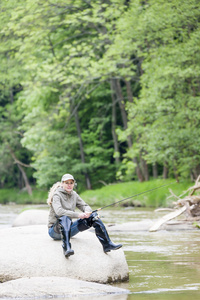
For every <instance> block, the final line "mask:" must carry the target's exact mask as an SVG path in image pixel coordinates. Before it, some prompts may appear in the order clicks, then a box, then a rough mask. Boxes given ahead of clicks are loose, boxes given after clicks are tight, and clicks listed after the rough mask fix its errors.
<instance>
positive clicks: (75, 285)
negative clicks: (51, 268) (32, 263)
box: [0, 277, 129, 300]
mask: <svg viewBox="0 0 200 300" xmlns="http://www.w3.org/2000/svg"><path fill="white" fill-rule="evenodd" d="M128 293H129V291H128V290H126V289H121V288H117V287H113V286H110V285H105V284H99V283H94V282H86V281H82V280H76V279H70V278H64V277H30V278H21V279H16V280H11V281H8V282H4V283H1V284H0V299H1V298H3V299H6V298H8V297H9V299H12V298H13V299H16V298H18V299H19V298H21V299H28V298H34V299H36V298H58V297H61V298H63V297H66V298H68V297H73V296H88V298H89V299H91V297H94V298H96V297H97V296H98V300H100V299H104V300H105V295H107V297H106V299H107V300H112V299H113V300H114V299H115V300H117V299H119V300H126V299H127V294H128ZM101 296H102V298H101ZM118 297H119V298H118ZM88 298H87V299H88ZM92 299H93V298H92Z"/></svg>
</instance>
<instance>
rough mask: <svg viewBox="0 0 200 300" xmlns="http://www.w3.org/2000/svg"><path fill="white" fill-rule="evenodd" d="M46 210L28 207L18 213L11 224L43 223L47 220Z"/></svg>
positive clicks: (14, 225) (16, 225) (47, 213)
mask: <svg viewBox="0 0 200 300" xmlns="http://www.w3.org/2000/svg"><path fill="white" fill-rule="evenodd" d="M48 215H49V212H48V210H44V209H28V210H25V211H23V212H22V213H20V214H19V215H18V216H17V217H16V218H15V220H14V222H13V224H12V226H13V227H18V226H28V225H45V224H47V222H48Z"/></svg>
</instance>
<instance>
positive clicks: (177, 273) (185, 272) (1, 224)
mask: <svg viewBox="0 0 200 300" xmlns="http://www.w3.org/2000/svg"><path fill="white" fill-rule="evenodd" d="M23 208H24V207H23ZM21 210H22V207H20V206H16V205H12V206H11V205H6V206H0V229H2V228H5V227H9V226H11V224H12V222H13V220H14V218H15V217H16V215H17V214H18V213H19V212H20V211H21ZM163 214H166V212H165V213H162V214H156V213H155V212H154V211H153V210H150V209H134V208H129V209H125V208H121V209H113V210H107V209H105V210H104V211H102V212H101V217H102V220H103V221H104V223H105V224H107V226H108V227H107V228H108V231H109V225H112V224H111V223H117V224H120V223H121V224H123V223H126V222H138V224H140V223H139V222H141V221H144V220H145V221H155V220H156V219H158V218H160V217H161V216H162V215H163ZM110 236H111V237H112V239H113V240H114V242H117V243H118V242H121V243H123V250H124V253H125V256H126V260H127V263H128V266H129V276H130V279H129V282H126V283H117V284H115V286H117V287H120V288H126V289H128V290H129V291H130V294H129V295H114V296H113V295H109V296H100V297H95V299H102V300H103V299H104V300H133V299H134V300H147V299H148V300H151V299H152V300H157V299H159V300H169V299H170V300H186V299H187V300H188V299H190V298H193V299H194V298H196V299H197V298H200V259H199V254H200V230H199V229H195V228H194V229H192V230H180V229H177V230H168V231H167V230H159V231H157V232H149V231H148V230H144V228H142V227H141V230H140V229H137V230H131V227H130V231H128V230H126V231H117V232H116V231H110ZM81 298H82V299H84V298H83V297H81ZM68 299H69V298H68ZM90 299H91V298H90Z"/></svg>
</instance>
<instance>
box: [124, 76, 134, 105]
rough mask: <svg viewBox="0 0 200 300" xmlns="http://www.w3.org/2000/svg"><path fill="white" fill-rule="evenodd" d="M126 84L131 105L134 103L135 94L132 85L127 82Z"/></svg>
mask: <svg viewBox="0 0 200 300" xmlns="http://www.w3.org/2000/svg"><path fill="white" fill-rule="evenodd" d="M125 84H126V92H127V97H128V101H129V102H130V103H133V93H132V90H131V83H130V81H127V80H125Z"/></svg>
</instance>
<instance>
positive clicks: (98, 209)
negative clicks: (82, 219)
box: [92, 181, 177, 213]
mask: <svg viewBox="0 0 200 300" xmlns="http://www.w3.org/2000/svg"><path fill="white" fill-rule="evenodd" d="M175 183H177V181H175V182H170V183H167V184H163V185H160V186H158V187H155V188H153V189H150V190H147V191H144V192H141V193H139V194H135V195H133V196H130V197H127V198H124V199H122V200H119V201H117V202H113V203H111V204H108V205H105V206H102V207H100V208H97V209H95V210H93V211H92V213H94V212H97V211H100V210H102V209H104V208H107V207H109V206H112V205H115V204H118V203H120V202H123V201H126V200H128V199H131V198H134V197H137V196H140V195H142V194H146V193H149V192H152V191H154V190H157V189H160V188H162V187H165V186H169V185H171V184H175Z"/></svg>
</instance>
